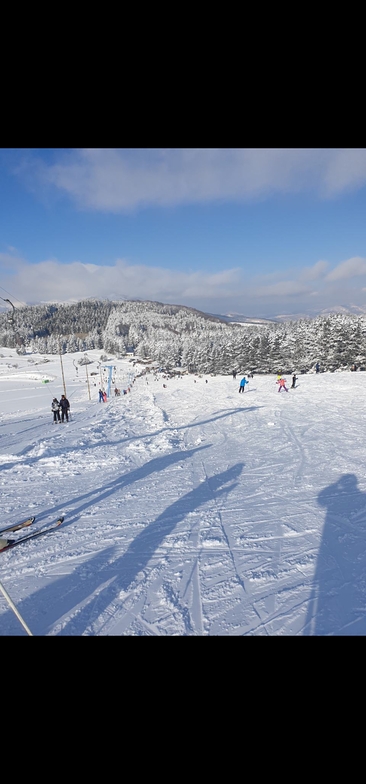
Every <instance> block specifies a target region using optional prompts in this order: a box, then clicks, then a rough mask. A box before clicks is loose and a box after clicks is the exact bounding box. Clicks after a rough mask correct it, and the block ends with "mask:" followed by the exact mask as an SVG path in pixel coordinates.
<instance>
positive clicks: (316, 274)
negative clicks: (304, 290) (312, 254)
mask: <svg viewBox="0 0 366 784" xmlns="http://www.w3.org/2000/svg"><path fill="white" fill-rule="evenodd" d="M328 269H329V261H317V262H316V264H313V266H312V267H304V269H303V270H301V273H300V278H301V280H319V278H322V277H324V275H325V273H326V271H327V270H328Z"/></svg>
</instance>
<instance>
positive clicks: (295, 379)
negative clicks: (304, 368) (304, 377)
mask: <svg viewBox="0 0 366 784" xmlns="http://www.w3.org/2000/svg"><path fill="white" fill-rule="evenodd" d="M296 381H297V376H295V373H294V375H293V376H292V384H291V389H295V386H296Z"/></svg>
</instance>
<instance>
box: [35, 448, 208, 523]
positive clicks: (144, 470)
mask: <svg viewBox="0 0 366 784" xmlns="http://www.w3.org/2000/svg"><path fill="white" fill-rule="evenodd" d="M210 446H212V445H211V444H204V445H203V446H198V447H196V448H195V449H186V450H184V451H180V452H172V453H171V454H169V455H164V456H163V457H154V458H153V459H152V460H149V461H148V462H147V463H144V465H142V466H140V467H139V468H135V469H134V470H133V471H129V472H128V473H126V474H123V475H122V476H119V477H117V479H114V480H113V482H109V483H108V484H107V485H102V486H101V487H96V488H93V490H89V492H88V493H83V495H79V496H76V498H72V499H71V500H70V501H69V502H65V501H63V502H62V504H57V505H56V506H53V507H52V508H51V509H48V510H47V512H44V513H43V514H39V515H37V520H38V521H40V520H42V518H43V517H50V516H52V517H53V516H54V515H56V514H58V512H59V511H64V510H65V508H66V507H67V503H70V504H71V503H72V504H73V505H74V504H79V506H76V507H75V508H73V509H72V512H71V514H70V513H68V512H67V513H66V514H67V520H66V522H65V523H64V524H63V527H64V528H65V527H66V526H68V525H71V523H75V522H76V520H77V519H78V517H79V515H80V513H81V512H84V511H85V509H88V507H90V506H94V504H100V502H101V501H105V499H106V498H108V496H110V495H113V493H116V492H117V490H121V489H122V488H123V487H127V486H128V485H131V484H133V483H134V482H137V481H138V480H139V479H146V477H147V476H149V475H150V474H153V473H155V472H157V471H164V469H165V468H168V466H171V465H173V464H174V463H178V462H179V461H180V460H187V459H188V458H189V457H192V455H194V454H195V453H196V452H201V451H202V450H203V449H209V448H210ZM80 502H84V503H80Z"/></svg>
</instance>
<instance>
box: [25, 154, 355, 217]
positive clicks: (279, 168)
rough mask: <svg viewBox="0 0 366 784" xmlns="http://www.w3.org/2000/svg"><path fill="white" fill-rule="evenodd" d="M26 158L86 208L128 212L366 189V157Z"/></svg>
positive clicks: (29, 169) (38, 175) (31, 174)
mask: <svg viewBox="0 0 366 784" xmlns="http://www.w3.org/2000/svg"><path fill="white" fill-rule="evenodd" d="M55 155H56V157H57V158H58V160H57V162H55V163H52V164H48V165H47V164H46V163H45V162H44V161H42V160H41V159H37V157H36V156H35V155H34V154H27V157H25V158H24V160H23V161H22V163H21V164H19V166H18V168H17V171H18V174H20V175H21V176H23V177H24V178H26V179H28V184H29V185H30V187H32V189H34V187H35V182H36V181H38V182H41V183H43V185H48V186H53V187H55V188H56V189H58V190H59V191H61V192H63V193H66V194H68V195H69V196H70V197H71V198H72V199H73V200H74V201H75V202H76V203H77V204H78V205H79V206H80V207H81V208H83V209H91V210H100V211H104V212H114V213H118V212H126V211H129V210H134V209H137V208H142V207H146V206H151V205H153V206H173V205H179V204H200V203H207V202H218V201H243V200H244V201H249V200H255V199H265V198H268V197H269V196H271V195H273V194H276V193H296V192H301V191H304V190H307V191H308V190H314V191H316V192H317V193H318V194H319V195H321V196H322V197H332V196H335V195H338V194H340V193H341V192H342V191H344V190H349V189H355V188H360V187H362V186H363V185H365V184H366V150H365V149H357V150H347V149H343V150H342V149H341V150H336V149H330V150H327V149H188V150H187V149H150V150H149V149H144V150H141V149H139V150H130V149H83V150H73V151H68V152H66V153H65V152H63V151H57V150H56V151H55Z"/></svg>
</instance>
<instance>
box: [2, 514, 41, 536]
mask: <svg viewBox="0 0 366 784" xmlns="http://www.w3.org/2000/svg"><path fill="white" fill-rule="evenodd" d="M35 519H36V518H35V517H28V520H24V522H23V523H15V525H8V526H7V528H0V534H5V533H6V532H7V531H20V529H21V528H27V527H28V525H32V523H34V521H35Z"/></svg>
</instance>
